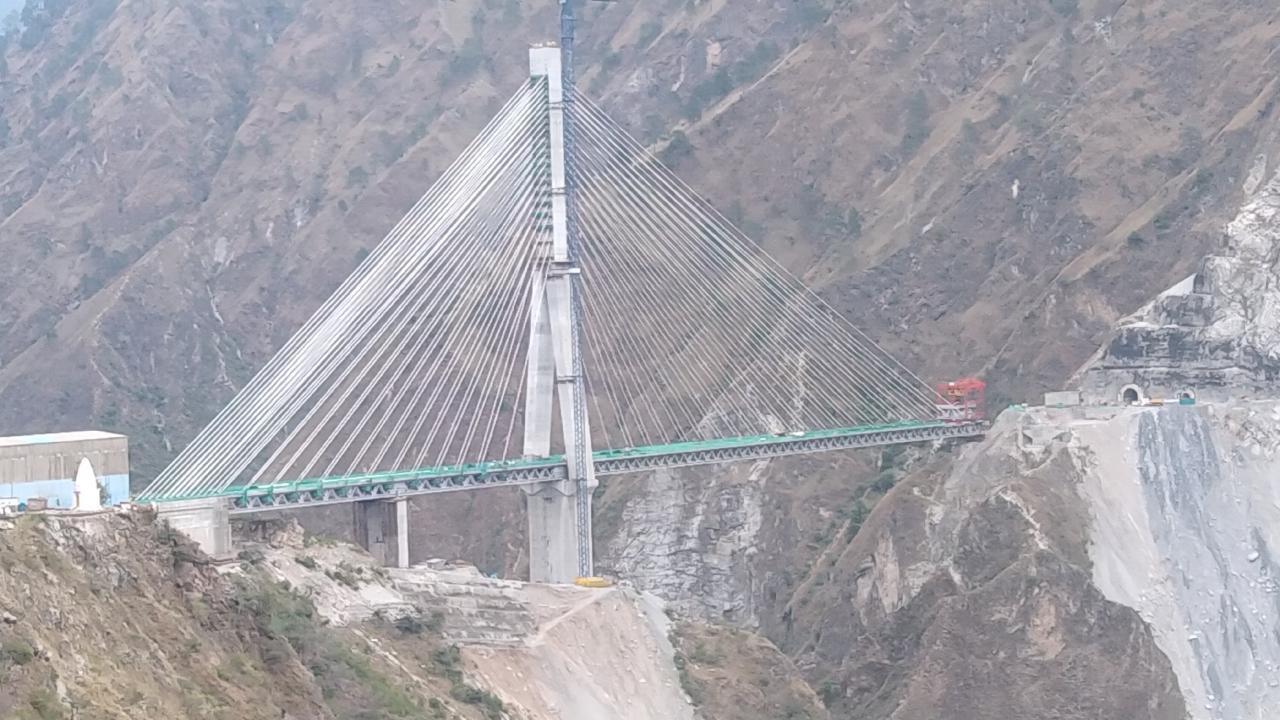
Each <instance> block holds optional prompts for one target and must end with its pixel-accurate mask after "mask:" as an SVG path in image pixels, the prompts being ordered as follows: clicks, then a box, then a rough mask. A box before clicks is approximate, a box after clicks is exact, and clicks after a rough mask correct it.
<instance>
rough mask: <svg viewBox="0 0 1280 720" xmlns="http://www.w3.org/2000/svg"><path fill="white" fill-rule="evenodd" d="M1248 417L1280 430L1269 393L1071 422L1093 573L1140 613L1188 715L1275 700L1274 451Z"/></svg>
mask: <svg viewBox="0 0 1280 720" xmlns="http://www.w3.org/2000/svg"><path fill="white" fill-rule="evenodd" d="M1260 425H1266V426H1269V429H1270V434H1271V436H1272V437H1275V435H1276V434H1280V401H1258V402H1253V403H1235V404H1231V405H1213V406H1202V407H1195V408H1186V407H1168V408H1162V409H1149V410H1131V411H1123V412H1118V413H1117V414H1116V415H1115V416H1114V417H1113V418H1111V419H1108V420H1106V421H1102V422H1098V421H1091V422H1087V423H1077V424H1075V426H1074V427H1072V434H1073V439H1072V442H1071V452H1072V454H1073V455H1074V456H1075V457H1076V461H1077V464H1078V465H1079V466H1080V467H1081V468H1083V469H1084V472H1083V473H1082V482H1081V483H1080V485H1079V487H1080V489H1081V493H1082V495H1083V496H1084V497H1085V498H1086V499H1087V500H1088V502H1089V505H1090V510H1091V516H1092V527H1091V530H1090V539H1091V543H1090V548H1089V555H1090V559H1091V560H1092V563H1093V573H1092V574H1093V582H1094V583H1095V584H1096V585H1097V587H1098V588H1099V589H1100V590H1101V591H1102V592H1103V593H1104V594H1105V595H1106V596H1107V597H1108V598H1109V599H1111V600H1114V601H1116V602H1120V603H1123V604H1125V605H1128V606H1130V607H1133V608H1134V609H1136V610H1137V611H1138V612H1139V613H1141V615H1142V617H1143V619H1144V620H1145V621H1146V622H1147V623H1149V624H1150V626H1151V627H1152V629H1153V632H1154V633H1155V638H1156V642H1157V643H1158V644H1159V645H1160V648H1161V650H1163V651H1164V653H1165V654H1166V655H1167V656H1168V657H1169V659H1170V660H1171V662H1172V666H1173V669H1174V671H1175V672H1176V673H1177V675H1178V680H1179V685H1180V687H1181V689H1182V693H1183V695H1184V696H1185V697H1186V700H1187V707H1188V710H1189V712H1190V714H1191V717H1192V718H1196V719H1197V720H1251V719H1252V718H1256V717H1265V716H1266V714H1267V713H1268V712H1270V710H1271V709H1273V708H1275V707H1277V706H1280V564H1277V562H1276V559H1275V558H1274V557H1273V552H1274V550H1273V548H1276V547H1278V545H1277V543H1280V487H1277V485H1276V483H1275V477H1276V475H1277V473H1280V459H1277V458H1276V457H1275V454H1274V452H1263V451H1262V450H1261V447H1260V446H1259V445H1258V444H1257V441H1256V438H1257V437H1258V436H1259V435H1260V430H1259V427H1258V426H1260ZM1269 447H1270V449H1273V448H1274V447H1275V445H1274V443H1272V444H1270V446H1269Z"/></svg>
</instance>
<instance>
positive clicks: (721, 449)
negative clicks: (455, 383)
mask: <svg viewBox="0 0 1280 720" xmlns="http://www.w3.org/2000/svg"><path fill="white" fill-rule="evenodd" d="M987 427H988V424H987V423H986V422H977V421H973V422H904V423H894V424H891V425H873V426H862V427H851V428H835V429H831V430H816V431H810V432H796V433H787V434H778V435H756V436H750V437H740V438H725V439H721V440H708V441H699V442H686V443H676V444H671V445H651V446H646V447H637V448H627V449H623V450H604V451H600V452H597V453H595V454H594V456H593V459H594V461H595V470H596V475H600V476H603V475H621V474H625V473H632V472H646V471H651V470H659V469H664V468H681V467H693V466H697V465H713V464H717V463H725V462H737V461H742V460H762V459H767V458H775V457H784V456H787V455H801V454H810V453H819V452H828V451H832V450H845V449H851V448H867V447H879V446H885V445H900V444H905V443H916V442H929V441H938V440H950V439H961V438H973V437H980V436H981V435H982V434H983V433H985V432H986V430H987ZM567 479H568V473H567V470H566V466H565V460H564V457H563V456H560V455H556V456H552V457H548V458H535V459H530V460H507V461H496V462H485V463H475V464H471V465H457V466H450V467H439V468H424V469H421V470H409V471H404V472H387V473H371V474H368V475H351V476H346V477H332V478H317V479H313V480H300V481H297V482H291V483H276V484H272V485H250V486H242V487H233V488H230V489H227V490H225V491H221V492H218V493H212V494H208V495H204V496H202V497H222V498H226V499H227V500H228V501H229V502H230V503H231V504H232V508H231V513H232V514H233V515H243V514H249V513H259V512H266V511H270V510H285V509H295V508H300V507H310V506H320V505H335V504H339V503H351V502H360V501H366V500H377V499H381V498H386V499H392V498H399V497H406V496H414V495H427V494H432V493H443V492H456V491H459V490H476V489H480V488H490V487H509V486H516V485H530V484H534V483H543V482H553V481H559V480H567ZM193 499H197V498H194V497H191V496H183V497H156V498H147V497H142V498H137V500H136V501H137V502H140V503H148V502H155V503H162V502H166V501H179V500H193Z"/></svg>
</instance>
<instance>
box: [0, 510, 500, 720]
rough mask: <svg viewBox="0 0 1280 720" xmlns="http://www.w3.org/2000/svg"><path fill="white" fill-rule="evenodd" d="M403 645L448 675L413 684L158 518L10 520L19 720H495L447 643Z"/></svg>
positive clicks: (421, 677)
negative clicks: (230, 571)
mask: <svg viewBox="0 0 1280 720" xmlns="http://www.w3.org/2000/svg"><path fill="white" fill-rule="evenodd" d="M384 625H387V626H388V627H386V628H384V629H383V630H382V631H379V630H377V629H376V628H375V629H374V630H372V632H384V633H386V634H387V635H388V636H390V637H394V636H397V635H398V634H403V633H397V631H396V630H395V629H394V628H392V627H390V623H384ZM400 641H401V642H402V643H408V644H411V645H412V646H414V647H415V648H416V650H417V651H418V652H420V653H421V654H423V655H424V656H426V657H436V658H438V659H439V658H444V660H443V661H440V662H428V663H424V664H423V665H422V666H421V668H419V669H418V671H417V673H416V675H411V676H407V675H406V673H405V671H404V669H403V668H401V667H398V666H396V665H395V664H392V663H389V662H388V660H387V658H386V656H385V655H384V654H381V653H379V652H378V651H377V648H376V646H374V645H371V644H370V643H369V641H368V640H367V636H365V635H362V634H361V633H359V632H356V631H353V630H348V629H338V628H325V627H323V618H322V617H321V616H320V614H319V613H318V612H317V610H316V608H315V606H314V604H313V602H312V600H310V599H309V598H306V597H304V596H302V595H300V594H298V593H297V592H295V591H294V590H293V589H291V588H290V587H289V586H288V585H285V584H280V583H277V582H275V581H274V580H273V579H272V578H271V577H270V576H269V575H268V574H267V573H265V572H264V571H263V570H262V569H260V568H258V567H256V566H255V565H252V564H248V563H247V564H246V567H245V568H244V569H243V570H241V571H239V572H236V574H235V576H234V577H225V576H223V575H220V574H219V572H218V571H216V570H215V569H214V568H213V567H211V566H210V565H209V564H208V558H205V557H203V556H202V555H201V554H200V553H199V551H198V550H196V549H195V548H194V547H193V546H190V545H189V544H188V543H186V541H185V540H182V539H180V538H178V537H176V536H175V535H174V534H173V533H172V532H170V531H168V529H167V528H166V527H164V526H161V525H157V524H155V523H153V522H152V521H151V520H150V519H148V518H146V517H145V516H142V517H140V516H136V515H135V516H118V515H108V514H104V515H99V516H96V517H86V518H80V519H74V520H73V519H57V518H43V517H38V516H31V517H25V518H22V519H20V520H19V521H18V522H17V523H16V524H15V523H13V522H9V521H0V716H3V717H5V718H19V719H21V720H28V719H31V720H34V719H36V718H39V719H40V720H52V719H55V718H57V719H62V718H73V717H94V718H120V719H122V720H123V719H126V718H129V719H133V718H160V717H206V718H262V719H263V720H278V719H279V718H296V719H298V720H302V719H304V718H316V719H318V720H320V719H323V720H336V719H341V718H362V717H371V716H373V717H385V718H410V717H411V718H468V720H482V719H488V720H496V718H497V717H498V715H497V714H496V713H495V712H493V711H492V710H491V709H488V707H487V706H486V705H485V702H484V700H485V698H486V697H487V695H484V694H483V693H471V692H469V691H468V692H460V691H457V690H456V688H457V687H459V683H462V682H463V681H462V679H461V674H460V669H459V668H458V667H455V666H456V665H457V663H456V662H450V661H448V648H447V646H446V645H445V644H443V643H442V642H441V641H440V639H439V638H434V639H433V638H432V637H430V635H429V634H426V635H424V634H415V635H414V636H413V637H410V638H407V639H405V638H401V640H400ZM441 649H443V650H444V654H439V653H436V654H434V655H433V653H435V651H436V650H441ZM140 670H145V671H141V672H140ZM464 689H465V688H464ZM371 713H372V715H371Z"/></svg>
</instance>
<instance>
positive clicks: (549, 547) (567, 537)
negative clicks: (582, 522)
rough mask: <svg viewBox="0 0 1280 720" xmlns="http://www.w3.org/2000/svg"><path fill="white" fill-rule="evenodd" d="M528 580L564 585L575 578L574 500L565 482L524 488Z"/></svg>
mask: <svg viewBox="0 0 1280 720" xmlns="http://www.w3.org/2000/svg"><path fill="white" fill-rule="evenodd" d="M523 490H524V494H525V504H526V506H527V510H526V514H527V515H528V516H529V580H530V581H531V582H537V583H553V584H567V583H572V582H573V581H574V579H575V578H576V577H578V531H577V518H576V512H577V496H576V494H575V492H574V484H573V483H571V482H567V481H557V482H548V483H538V484H537V485H525V486H524V487H523Z"/></svg>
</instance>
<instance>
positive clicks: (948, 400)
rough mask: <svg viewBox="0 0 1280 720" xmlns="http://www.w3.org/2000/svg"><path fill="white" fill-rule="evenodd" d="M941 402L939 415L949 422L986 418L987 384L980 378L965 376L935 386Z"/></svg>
mask: <svg viewBox="0 0 1280 720" xmlns="http://www.w3.org/2000/svg"><path fill="white" fill-rule="evenodd" d="M934 390H936V391H937V393H938V397H939V398H940V403H939V405H938V417H940V418H941V419H942V420H945V421H947V422H977V421H980V420H984V419H986V415H987V384H986V383H984V382H982V381H981V380H979V379H978V378H964V379H962V380H953V381H951V382H943V383H938V384H937V385H936V386H934Z"/></svg>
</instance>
